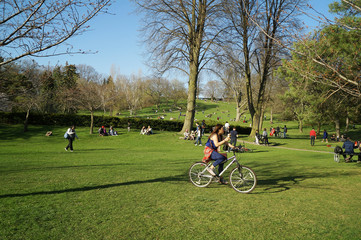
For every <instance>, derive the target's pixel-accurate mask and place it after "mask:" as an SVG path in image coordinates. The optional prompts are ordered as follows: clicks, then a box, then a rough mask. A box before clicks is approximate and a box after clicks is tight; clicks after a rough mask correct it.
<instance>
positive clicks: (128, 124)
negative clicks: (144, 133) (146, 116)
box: [128, 122, 131, 132]
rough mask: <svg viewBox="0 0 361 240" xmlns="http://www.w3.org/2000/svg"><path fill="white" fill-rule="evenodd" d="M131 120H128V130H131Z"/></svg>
mask: <svg viewBox="0 0 361 240" xmlns="http://www.w3.org/2000/svg"><path fill="white" fill-rule="evenodd" d="M130 125H131V124H130V122H128V132H130Z"/></svg>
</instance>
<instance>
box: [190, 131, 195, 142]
mask: <svg viewBox="0 0 361 240" xmlns="http://www.w3.org/2000/svg"><path fill="white" fill-rule="evenodd" d="M195 136H196V134H195V132H194V131H193V130H192V131H191V134H190V135H189V140H194V139H195Z"/></svg>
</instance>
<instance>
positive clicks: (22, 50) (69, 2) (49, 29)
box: [0, 0, 111, 66]
mask: <svg viewBox="0 0 361 240" xmlns="http://www.w3.org/2000/svg"><path fill="white" fill-rule="evenodd" d="M110 2H111V0H88V1H83V0H12V1H1V2H0V32H1V34H0V56H2V57H3V58H4V60H3V61H1V62H0V66H1V65H4V64H7V63H10V62H12V61H15V60H18V59H20V58H22V57H25V56H35V57H44V56H54V55H59V54H66V53H75V52H78V53H84V51H81V50H80V51H74V50H73V49H72V47H71V46H70V45H68V48H67V49H66V50H65V51H63V52H57V48H56V47H57V46H59V45H60V44H63V43H66V40H68V39H69V38H71V37H74V36H76V35H79V34H81V33H83V32H84V31H86V29H87V28H88V27H89V26H88V25H86V24H87V22H88V21H89V20H90V19H92V18H93V17H95V16H96V15H97V14H98V13H100V12H102V11H103V12H104V11H106V7H107V6H109V5H110ZM50 49H54V50H53V51H50Z"/></svg>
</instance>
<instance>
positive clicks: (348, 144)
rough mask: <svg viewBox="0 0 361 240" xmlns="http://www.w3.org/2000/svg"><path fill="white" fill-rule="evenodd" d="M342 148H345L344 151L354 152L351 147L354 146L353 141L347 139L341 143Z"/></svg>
mask: <svg viewBox="0 0 361 240" xmlns="http://www.w3.org/2000/svg"><path fill="white" fill-rule="evenodd" d="M342 148H344V149H345V153H348V154H350V153H354V151H353V149H354V148H356V147H355V145H354V143H353V142H351V141H349V140H346V141H345V142H344V143H343V145H342Z"/></svg>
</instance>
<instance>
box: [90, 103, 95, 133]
mask: <svg viewBox="0 0 361 240" xmlns="http://www.w3.org/2000/svg"><path fill="white" fill-rule="evenodd" d="M93 128H94V111H93V109H92V110H90V132H89V133H90V134H93Z"/></svg>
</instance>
